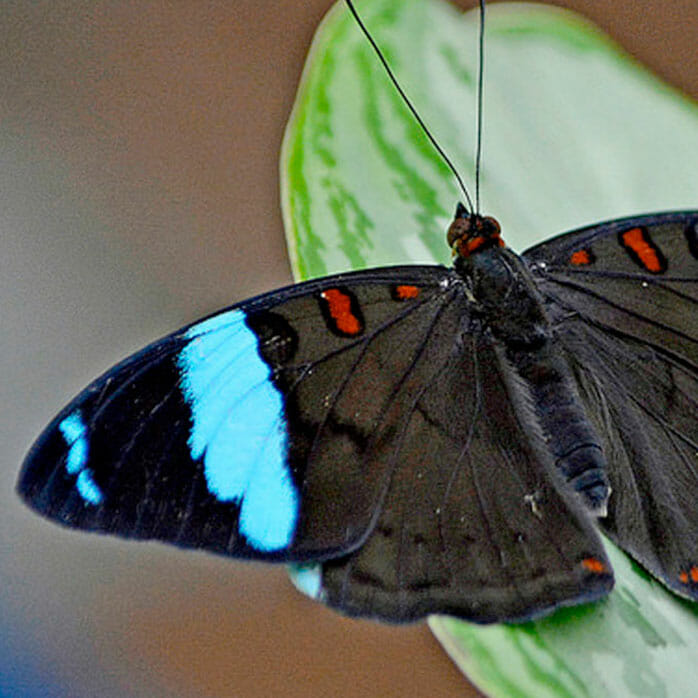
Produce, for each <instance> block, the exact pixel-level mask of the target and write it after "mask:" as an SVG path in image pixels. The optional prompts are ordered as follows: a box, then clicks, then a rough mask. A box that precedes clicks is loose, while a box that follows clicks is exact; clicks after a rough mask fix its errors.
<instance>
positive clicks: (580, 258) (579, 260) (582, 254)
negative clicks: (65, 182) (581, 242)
mask: <svg viewBox="0 0 698 698" xmlns="http://www.w3.org/2000/svg"><path fill="white" fill-rule="evenodd" d="M570 264H577V265H582V266H583V265H585V264H591V257H590V256H589V252H588V251H587V250H577V251H576V252H573V253H572V256H571V257H570Z"/></svg>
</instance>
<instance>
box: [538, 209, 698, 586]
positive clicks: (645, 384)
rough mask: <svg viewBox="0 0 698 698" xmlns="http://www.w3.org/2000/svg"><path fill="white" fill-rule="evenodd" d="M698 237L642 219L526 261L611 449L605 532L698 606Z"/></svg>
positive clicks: (683, 216)
mask: <svg viewBox="0 0 698 698" xmlns="http://www.w3.org/2000/svg"><path fill="white" fill-rule="evenodd" d="M697 231H698V212H686V213H668V214H658V215H653V216H641V217H637V218H632V219H625V220H620V221H613V222H611V223H608V224H601V225H599V226H594V227H593V228H590V229H586V230H583V231H578V232H575V233H570V234H568V235H564V236H561V237H560V238H556V239H554V240H552V241H550V242H547V243H543V244H542V245H538V246H537V247H535V248H533V249H532V250H531V251H529V252H528V253H525V254H524V257H526V258H527V259H529V260H531V261H532V262H533V264H532V268H533V271H534V273H535V274H536V275H537V276H538V277H539V279H540V282H539V288H540V289H541V290H542V291H543V293H544V294H545V296H546V297H547V299H548V301H549V303H550V309H551V313H552V314H553V316H554V318H555V322H556V332H557V335H558V337H559V339H560V341H561V343H562V345H563V346H564V348H565V350H566V354H567V358H568V361H569V362H570V364H571V366H572V368H573V370H574V372H575V374H576V375H577V379H578V382H579V386H580V394H581V397H582V399H583V401H584V403H585V405H586V408H587V411H588V414H589V417H590V418H591V419H592V421H593V422H594V423H595V426H596V429H597V432H598V433H599V434H600V435H601V436H602V439H603V441H604V452H605V453H606V458H607V460H608V467H609V478H610V480H611V487H612V490H613V493H612V496H611V499H610V502H609V512H608V517H607V518H605V519H602V520H601V525H602V527H603V528H604V529H605V530H606V531H607V533H608V534H609V535H610V536H611V538H613V539H614V540H615V541H616V542H617V543H618V544H619V545H620V546H621V547H622V548H623V549H625V550H626V551H628V552H629V553H630V554H631V555H633V556H634V557H635V558H636V559H638V560H639V561H640V562H641V563H642V564H643V565H644V566H645V567H647V569H649V570H650V571H651V572H652V573H653V574H654V575H656V576H657V577H659V578H660V579H662V580H663V581H664V582H665V583H666V584H667V586H669V587H670V588H671V589H673V590H674V591H676V592H677V593H679V594H682V595H683V596H687V597H690V598H694V599H698V550H697V549H696V546H695V541H696V538H698V507H697V506H696V502H697V501H698V248H697V247H696V239H697V238H696V233H697ZM541 264H544V266H541Z"/></svg>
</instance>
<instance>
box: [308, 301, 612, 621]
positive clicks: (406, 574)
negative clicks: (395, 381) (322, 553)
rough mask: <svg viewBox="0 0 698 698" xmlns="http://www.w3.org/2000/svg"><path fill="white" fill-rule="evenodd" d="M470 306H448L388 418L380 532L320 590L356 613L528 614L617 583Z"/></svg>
mask: <svg viewBox="0 0 698 698" xmlns="http://www.w3.org/2000/svg"><path fill="white" fill-rule="evenodd" d="M466 302H467V301H466V299H465V298H464V297H463V296H462V295H460V294H456V297H455V298H454V300H453V301H452V302H451V304H450V305H449V306H447V307H445V308H444V309H443V311H442V317H441V318H440V319H439V321H438V323H437V324H436V325H435V327H434V330H433V331H432V333H431V335H430V336H429V338H428V339H427V341H426V344H425V346H424V347H423V349H422V352H423V356H422V358H421V359H420V360H419V361H418V362H416V363H415V366H414V370H413V372H412V373H411V374H410V375H409V376H406V380H405V381H404V383H403V384H402V385H401V388H400V396H399V400H396V401H395V404H394V406H393V409H394V410H395V412H396V419H391V420H388V421H386V424H385V427H384V428H385V429H388V428H389V427H390V428H393V425H397V433H396V434H394V435H391V436H390V439H389V448H390V459H391V468H390V469H391V470H392V473H393V474H392V477H391V480H390V484H389V488H388V490H387V492H386V496H385V500H384V502H383V505H382V508H381V511H380V516H379V518H378V522H377V525H376V527H375V529H374V530H373V532H372V533H371V535H370V536H369V538H368V539H367V540H366V542H365V543H364V544H363V546H362V547H361V548H359V549H358V550H356V551H355V552H353V553H352V554H351V555H350V556H347V557H343V558H338V559H333V560H329V561H327V562H325V563H323V565H322V592H321V594H322V597H323V598H324V600H325V601H326V602H328V603H329V604H331V605H334V606H336V607H338V608H341V609H343V610H344V611H345V612H348V613H350V614H361V615H372V616H377V617H379V618H385V619H389V620H391V621H408V620H414V619H415V618H418V617H420V616H423V615H425V614H428V613H446V614H452V615H456V616H460V617H463V618H466V619H468V620H472V621H476V622H481V623H491V622H503V621H523V620H527V619H530V618H532V617H535V616H538V615H541V614H542V613H545V612H549V611H550V610H552V609H553V608H555V607H557V606H560V605H566V604H572V603H580V602H583V601H591V600H594V599H597V598H599V597H600V596H603V595H605V594H606V593H608V591H610V589H611V587H612V585H613V578H612V572H611V567H610V564H609V562H608V560H607V558H606V556H605V553H604V551H603V547H602V544H601V541H600V540H599V537H598V534H597V533H596V531H595V529H594V527H593V525H592V523H591V520H590V519H589V518H588V516H587V515H586V514H585V513H584V512H582V511H581V509H580V505H579V504H578V503H577V502H576V500H571V499H570V498H569V497H567V496H565V495H563V494H562V493H561V492H560V491H559V490H558V487H557V481H556V477H555V475H554V474H553V471H554V465H553V462H552V459H551V456H550V454H549V453H548V451H547V449H546V448H545V447H544V445H543V437H542V435H541V434H540V427H538V426H537V419H536V418H535V417H534V415H533V411H534V410H533V406H532V404H530V403H528V402H527V397H526V396H525V395H524V394H523V393H522V391H521V387H520V384H519V383H518V381H517V380H516V379H515V378H514V377H513V373H512V371H511V368H510V366H509V364H508V362H507V360H506V358H505V351H504V348H503V347H501V346H500V345H498V344H497V343H495V342H494V340H493V339H492V338H491V336H489V334H488V333H487V332H482V331H480V328H479V327H478V326H477V323H476V322H474V323H472V325H471V326H470V327H469V328H467V327H464V326H463V325H462V324H460V325H459V323H462V319H463V312H462V307H463V304H465V303H466ZM459 306H460V309H459ZM459 326H460V331H459ZM466 329H468V330H469V331H467V332H466ZM379 438H380V437H379Z"/></svg>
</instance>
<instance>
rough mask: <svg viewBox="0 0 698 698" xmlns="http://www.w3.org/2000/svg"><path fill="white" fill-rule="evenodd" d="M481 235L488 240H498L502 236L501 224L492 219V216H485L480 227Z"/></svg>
mask: <svg viewBox="0 0 698 698" xmlns="http://www.w3.org/2000/svg"><path fill="white" fill-rule="evenodd" d="M478 228H479V231H480V234H481V235H483V236H484V237H488V238H496V237H499V236H500V235H501V234H502V228H501V226H500V225H499V222H498V221H497V220H495V219H494V218H492V217H491V216H485V217H484V218H481V219H480V225H479V226H478Z"/></svg>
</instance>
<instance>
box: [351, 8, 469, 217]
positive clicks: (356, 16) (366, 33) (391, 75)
mask: <svg viewBox="0 0 698 698" xmlns="http://www.w3.org/2000/svg"><path fill="white" fill-rule="evenodd" d="M345 1H346V3H347V5H348V6H349V10H350V11H351V13H352V15H354V19H355V20H356V23H357V24H358V25H359V27H360V28H361V31H362V32H363V33H364V36H365V37H366V38H367V39H368V42H369V43H370V44H371V46H372V47H373V50H374V51H375V52H376V55H377V56H378V58H379V60H380V62H381V63H382V64H383V67H384V68H385V72H386V73H388V77H389V78H390V80H391V82H392V83H393V85H394V86H395V89H396V90H397V91H398V94H399V95H400V97H402V101H403V102H404V103H405V104H406V105H407V107H408V108H409V110H410V111H411V112H412V116H414V118H415V119H416V121H417V123H418V124H419V126H420V127H421V129H422V131H424V134H425V135H426V137H427V138H428V139H429V141H430V142H431V144H432V145H433V146H434V149H435V150H436V152H437V153H438V154H439V155H440V156H441V158H442V160H443V161H444V162H445V163H446V164H447V165H448V168H449V169H450V170H451V172H452V173H453V176H454V177H455V178H456V181H457V182H458V186H459V187H460V190H461V191H462V192H463V196H464V197H465V200H466V202H467V204H468V208H469V209H470V211H471V212H473V211H474V208H473V202H472V199H471V198H470V194H468V190H467V189H466V188H465V184H464V183H463V179H462V178H461V176H460V175H459V174H458V170H456V168H455V166H454V164H453V163H452V162H451V160H450V158H449V157H448V155H446V153H445V152H444V151H443V149H442V148H441V146H440V145H439V144H438V143H437V142H436V139H435V138H434V136H432V135H431V133H430V132H429V129H428V128H427V126H426V124H425V123H424V121H422V118H421V117H420V116H419V114H418V113H417V110H416V109H415V108H414V106H412V102H410V99H409V97H408V96H407V95H406V94H405V91H404V90H403V89H402V87H400V83H399V82H398V81H397V78H396V77H395V75H394V73H393V71H392V70H391V69H390V66H389V65H388V61H387V60H386V59H385V56H384V55H383V53H382V51H381V50H380V49H379V48H378V44H376V42H375V41H374V40H373V37H372V36H371V34H370V33H369V31H368V29H367V28H366V25H365V24H364V23H363V22H362V21H361V17H359V13H358V12H357V11H356V8H355V7H354V3H353V2H352V1H351V0H345ZM480 78H481V79H482V74H481V75H480ZM479 142H480V139H479V138H478V152H479ZM478 166H479V165H478Z"/></svg>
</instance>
